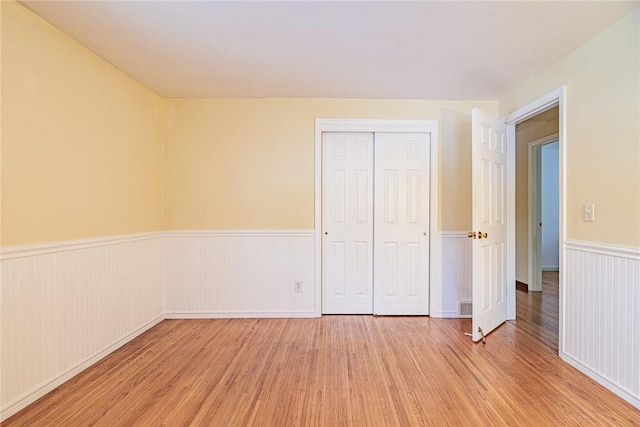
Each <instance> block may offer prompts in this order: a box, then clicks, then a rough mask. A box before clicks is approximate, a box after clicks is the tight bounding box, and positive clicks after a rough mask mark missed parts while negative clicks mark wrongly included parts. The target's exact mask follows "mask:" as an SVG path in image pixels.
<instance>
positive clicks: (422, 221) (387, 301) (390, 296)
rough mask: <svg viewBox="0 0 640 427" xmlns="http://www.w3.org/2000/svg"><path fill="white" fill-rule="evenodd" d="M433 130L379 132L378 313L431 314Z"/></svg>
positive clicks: (376, 275)
mask: <svg viewBox="0 0 640 427" xmlns="http://www.w3.org/2000/svg"><path fill="white" fill-rule="evenodd" d="M429 144H430V134H427V133H376V134H375V154H374V155H375V166H374V169H375V178H374V179H375V184H374V187H375V194H374V200H375V208H374V216H375V223H374V275H373V283H374V286H373V287H374V313H375V314H380V315H425V314H429V203H430V199H429V181H430V175H429V170H430V169H429V167H430V166H429V164H430V159H429V157H430V147H429Z"/></svg>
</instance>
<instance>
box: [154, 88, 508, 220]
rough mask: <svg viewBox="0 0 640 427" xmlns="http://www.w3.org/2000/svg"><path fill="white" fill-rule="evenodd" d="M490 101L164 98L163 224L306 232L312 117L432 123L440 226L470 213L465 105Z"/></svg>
mask: <svg viewBox="0 0 640 427" xmlns="http://www.w3.org/2000/svg"><path fill="white" fill-rule="evenodd" d="M474 106H478V107H480V108H483V109H485V110H487V111H489V112H490V113H492V114H496V113H497V103H496V102H492V101H451V102H444V101H411V100H346V99H343V100H337V99H207V100H168V101H167V105H166V119H165V181H164V182H165V226H166V228H167V229H312V228H313V226H314V137H315V133H314V119H315V118H355V119H357V118H367V119H435V120H440V125H441V129H440V170H441V180H440V189H441V190H440V227H439V228H440V229H442V230H467V229H468V228H469V227H470V223H471V215H470V207H471V175H470V166H471V162H470V156H471V146H470V144H471V143H470V140H471V130H470V126H471V119H470V114H471V108H472V107H474Z"/></svg>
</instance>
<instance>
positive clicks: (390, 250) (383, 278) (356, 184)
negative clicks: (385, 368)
mask: <svg viewBox="0 0 640 427" xmlns="http://www.w3.org/2000/svg"><path fill="white" fill-rule="evenodd" d="M437 141H438V140H437V121H394V120H342V119H317V120H316V193H315V194H316V199H315V200H316V221H315V222H316V236H317V238H316V283H317V284H318V286H316V312H317V314H318V315H321V314H323V313H325V314H351V313H359V314H385V315H412V314H415V315H427V314H429V303H430V301H429V293H430V291H431V289H430V285H431V284H432V283H433V282H434V281H433V279H432V278H433V277H434V275H435V274H437V273H436V272H435V271H434V270H435V269H434V268H433V266H434V264H435V263H434V262H433V258H434V252H435V251H433V250H430V249H431V248H433V247H434V246H433V240H434V239H435V236H436V226H437V194H438V192H437V189H438V184H437V159H438V155H437ZM345 203H347V204H349V205H350V206H349V207H347V206H346V204H345Z"/></svg>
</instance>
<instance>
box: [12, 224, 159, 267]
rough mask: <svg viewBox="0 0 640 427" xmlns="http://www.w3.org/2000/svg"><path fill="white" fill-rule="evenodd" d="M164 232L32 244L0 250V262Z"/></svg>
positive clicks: (140, 238)
mask: <svg viewBox="0 0 640 427" xmlns="http://www.w3.org/2000/svg"><path fill="white" fill-rule="evenodd" d="M163 236H164V232H162V231H152V232H149V233H135V234H123V235H118V236H109V237H96V238H90V239H80V240H65V241H60V242H46V243H34V244H30V245H22V246H9V247H5V248H0V261H3V260H7V259H14V258H24V257H31V256H36V255H46V254H52V253H58V252H67V251H77V250H80V249H88V248H96V247H100V246H109V245H117V244H120V243H129V242H137V241H140V240H148V239H153V238H157V237H163Z"/></svg>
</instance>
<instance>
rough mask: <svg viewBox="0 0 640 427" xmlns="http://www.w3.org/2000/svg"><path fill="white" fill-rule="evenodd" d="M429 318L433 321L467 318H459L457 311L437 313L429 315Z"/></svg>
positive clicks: (463, 317)
mask: <svg viewBox="0 0 640 427" xmlns="http://www.w3.org/2000/svg"><path fill="white" fill-rule="evenodd" d="M429 317H433V318H435V319H466V318H468V316H460V315H459V314H458V312H457V311H438V312H435V313H432V314H429Z"/></svg>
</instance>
